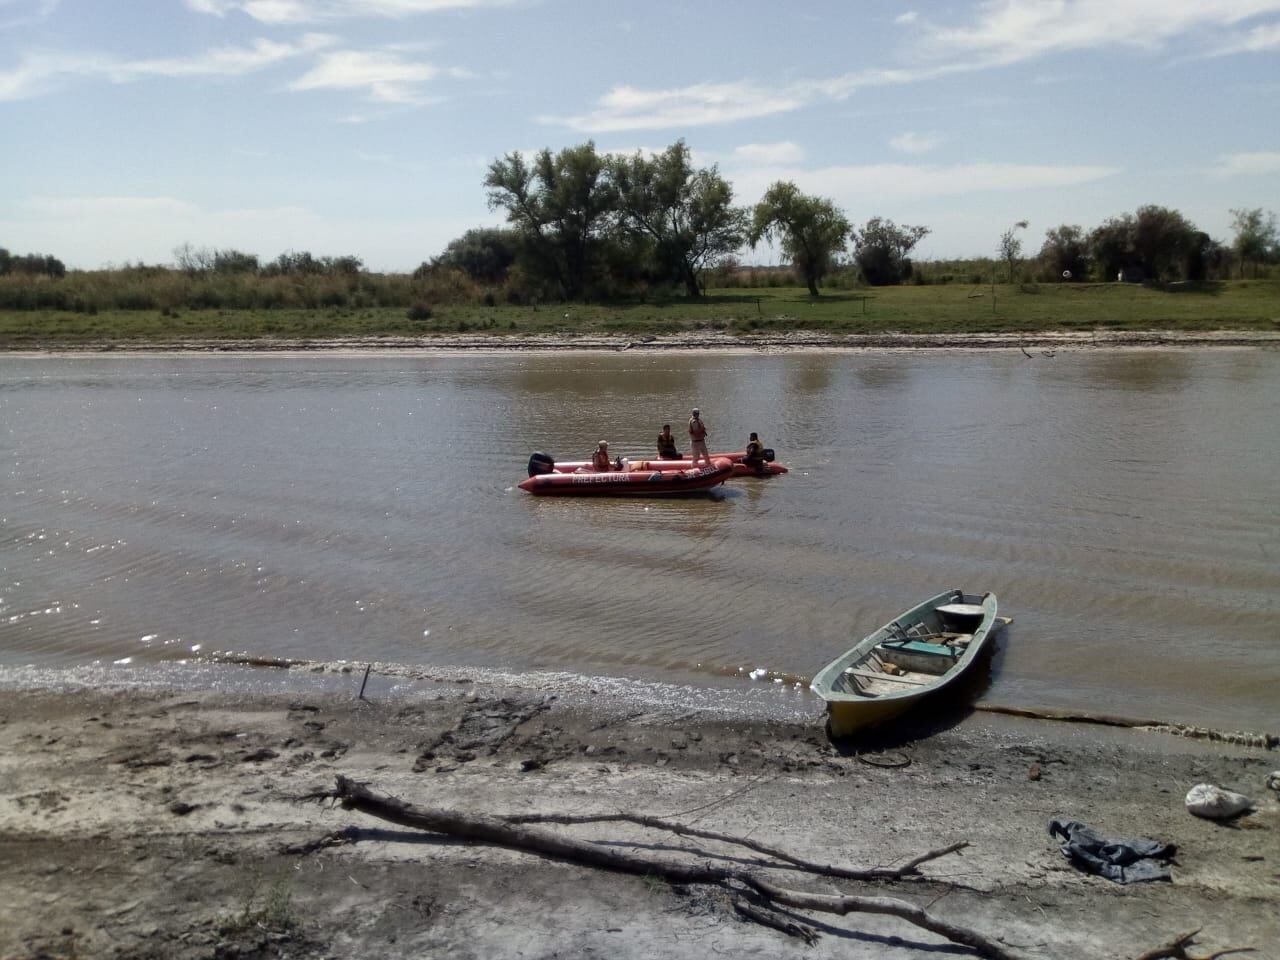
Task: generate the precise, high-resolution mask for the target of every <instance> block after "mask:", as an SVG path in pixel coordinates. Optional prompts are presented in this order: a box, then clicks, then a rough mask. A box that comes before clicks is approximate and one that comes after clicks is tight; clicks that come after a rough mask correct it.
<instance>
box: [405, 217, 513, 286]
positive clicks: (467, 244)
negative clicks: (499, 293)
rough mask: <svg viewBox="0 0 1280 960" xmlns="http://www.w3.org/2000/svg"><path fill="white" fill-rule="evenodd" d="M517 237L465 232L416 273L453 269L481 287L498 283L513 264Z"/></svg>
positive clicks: (496, 231)
mask: <svg viewBox="0 0 1280 960" xmlns="http://www.w3.org/2000/svg"><path fill="white" fill-rule="evenodd" d="M519 249H520V235H519V234H518V233H517V232H516V231H515V230H503V229H500V228H496V227H484V228H480V229H476V230H468V231H467V232H466V233H464V234H463V235H462V236H460V237H458V238H456V239H454V240H450V241H449V245H448V246H447V247H445V248H444V253H442V254H440V256H438V257H435V258H434V259H433V260H432V261H431V263H429V264H423V266H422V267H419V270H422V269H424V268H429V267H433V266H441V267H453V268H455V269H457V270H461V271H463V272H464V273H465V274H467V276H469V277H471V279H472V280H477V281H479V282H481V283H501V282H502V279H503V278H504V277H505V276H506V275H507V271H508V270H509V269H511V265H512V264H513V263H515V262H516V254H517V253H519Z"/></svg>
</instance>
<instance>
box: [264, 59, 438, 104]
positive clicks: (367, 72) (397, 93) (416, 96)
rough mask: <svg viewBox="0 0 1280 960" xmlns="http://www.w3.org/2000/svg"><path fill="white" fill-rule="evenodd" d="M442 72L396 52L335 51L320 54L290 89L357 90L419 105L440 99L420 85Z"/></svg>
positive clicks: (379, 99)
mask: <svg viewBox="0 0 1280 960" xmlns="http://www.w3.org/2000/svg"><path fill="white" fill-rule="evenodd" d="M440 73H441V70H440V68H439V67H435V66H432V65H431V64H428V63H415V62H413V61H409V60H405V59H404V58H403V57H401V56H400V55H399V54H398V53H395V52H393V51H360V50H336V51H333V52H331V53H326V54H324V55H323V56H321V57H320V60H319V62H318V63H317V64H316V65H315V66H314V67H312V68H311V69H310V70H308V71H307V72H306V73H304V74H303V75H302V76H301V77H299V78H298V79H296V80H294V81H293V82H292V83H290V84H289V89H290V90H300V91H301V90H356V91H363V92H364V95H365V96H366V97H368V99H370V100H372V101H374V102H375V103H388V104H413V105H420V104H424V103H428V102H431V100H432V99H438V98H429V97H426V96H424V95H423V94H422V93H421V86H422V84H424V83H426V82H428V81H430V80H433V79H435V78H436V77H437V76H439V75H440Z"/></svg>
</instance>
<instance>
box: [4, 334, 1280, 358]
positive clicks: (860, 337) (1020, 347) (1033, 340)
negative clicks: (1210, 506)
mask: <svg viewBox="0 0 1280 960" xmlns="http://www.w3.org/2000/svg"><path fill="white" fill-rule="evenodd" d="M1276 346H1280V331H1275V332H1271V331H1264V330H1201V331H1193V330H1183V331H1172V330H1134V331H1118V330H1109V331H1108V330H1093V331H1078V332H1052V331H1040V332H1034V333H1025V334H1024V333H1003V334H1001V333H951V334H925V333H914V334H913V333H882V334H848V335H841V336H836V335H831V334H822V333H814V332H810V331H795V332H791V333H784V334H757V335H751V336H733V335H730V334H724V333H717V332H714V331H692V332H684V333H673V334H666V335H662V336H645V337H642V338H639V339H636V338H633V337H629V336H625V335H605V334H600V335H582V334H540V335H533V336H515V335H512V336H506V335H499V334H471V335H468V334H453V335H450V334H439V335H434V336H421V337H410V336H398V337H388V336H361V337H328V338H301V339H288V338H276V337H260V338H254V339H231V340H222V339H198V338H179V339H165V338H160V339H156V340H128V341H114V340H98V341H86V342H83V343H64V342H56V341H48V342H36V343H32V344H22V345H20V346H15V345H10V346H9V347H8V348H7V351H6V352H8V353H9V354H10V355H23V354H38V355H69V356H80V355H84V354H98V353H115V354H119V355H129V354H151V353H219V354H224V353H250V354H262V353H271V354H307V353H364V354H370V353H372V354H376V353H393V354H394V353H409V352H414V351H419V352H422V351H447V352H454V351H465V352H512V351H514V352H524V351H573V350H577V351H589V352H608V351H615V352H616V351H635V352H637V353H643V352H668V351H716V352H721V353H729V352H740V353H759V352H765V353H786V352H799V351H862V350H1011V351H1022V352H1023V353H1031V354H1032V355H1034V356H1043V355H1045V351H1048V353H1049V354H1050V355H1052V354H1053V353H1056V351H1058V350H1063V351H1070V350H1097V349H1108V350H1116V349H1151V348H1196V349H1202V348H1210V347H1215V348H1224V347H1237V348H1238V347H1276Z"/></svg>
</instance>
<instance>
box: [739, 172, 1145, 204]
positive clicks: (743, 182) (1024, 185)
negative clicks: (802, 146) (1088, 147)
mask: <svg viewBox="0 0 1280 960" xmlns="http://www.w3.org/2000/svg"><path fill="white" fill-rule="evenodd" d="M1119 172H1120V171H1119V170H1118V169H1117V168H1115V167H1105V166H1086V165H1076V166H1071V165H1051V164H1014V163H970V164H952V165H939V164H919V165H911V164H895V163H882V164H868V165H862V166H831V167H819V168H816V169H812V170H805V169H800V168H795V167H785V166H780V167H761V168H759V169H756V170H751V169H744V170H740V171H739V170H735V171H732V173H731V177H732V179H733V181H734V185H735V187H736V188H737V189H736V191H735V192H736V193H737V194H738V195H739V196H742V197H752V196H760V195H762V194H763V193H764V191H765V190H766V189H767V188H768V185H769V184H771V183H773V182H774V181H776V180H792V181H794V182H795V183H796V184H797V185H798V186H799V187H800V189H801V190H803V191H804V192H806V193H813V194H817V195H819V196H824V197H833V198H835V199H836V201H837V203H839V204H841V205H845V206H855V205H857V204H859V203H861V204H863V205H865V203H866V201H882V200H885V199H892V200H918V199H924V198H934V197H944V196H965V195H968V194H975V193H1010V192H1017V191H1022V190H1047V189H1063V188H1066V187H1074V186H1080V185H1081V184H1085V183H1092V182H1095V181H1098V180H1103V179H1106V178H1107V177H1111V176H1114V175H1116V174H1117V173H1119Z"/></svg>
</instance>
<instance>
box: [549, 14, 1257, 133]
mask: <svg viewBox="0 0 1280 960" xmlns="http://www.w3.org/2000/svg"><path fill="white" fill-rule="evenodd" d="M977 11H978V12H977V16H976V18H975V19H973V21H972V22H971V23H969V24H967V25H964V26H959V27H944V26H938V25H937V24H931V23H926V22H925V21H924V20H922V19H920V18H918V17H916V16H914V15H913V14H914V11H911V12H908V13H904V14H902V15H901V16H900V17H899V18H898V19H899V21H901V22H904V23H915V22H918V23H919V24H920V25H921V28H922V29H921V30H919V31H918V33H919V34H920V39H919V40H918V42H917V43H916V44H915V50H914V54H915V57H916V61H915V62H914V63H913V64H911V65H909V66H903V67H871V68H868V69H865V70H861V71H858V72H855V73H848V74H843V75H840V76H835V77H829V78H825V79H818V80H810V81H806V82H801V83H793V84H790V85H789V86H767V85H764V84H761V83H758V82H754V81H748V80H741V81H736V82H727V83H700V84H695V85H692V86H687V87H677V88H673V89H667V90H646V89H640V88H636V87H631V86H616V87H614V88H613V89H611V90H610V91H609V92H608V93H607V94H605V96H603V97H602V98H600V99H599V100H598V101H597V103H596V107H595V109H593V110H590V111H588V112H585V113H580V114H575V115H569V116H549V115H548V116H541V117H539V118H538V121H539V122H540V123H546V124H557V125H561V126H566V127H569V128H571V129H574V130H580V131H584V132H588V133H600V132H610V131H622V130H655V129H664V128H670V127H692V126H706V125H711V124H722V123H732V122H735V121H739V120H747V119H752V118H756V117H764V116H770V115H773V114H778V113H786V112H790V111H792V110H796V109H799V108H801V107H804V106H807V105H809V104H811V103H813V102H815V101H816V100H819V99H821V98H829V99H834V100H843V99H846V98H848V97H850V96H853V95H854V94H856V93H858V92H859V91H861V90H864V89H871V88H876V87H885V86H899V85H904V84H910V83H918V82H920V81H923V80H931V79H937V78H939V77H945V76H949V75H954V74H960V73H969V72H974V71H978V70H984V69H989V68H991V67H995V66H1002V65H1008V64H1013V63H1018V62H1021V61H1025V60H1031V59H1034V58H1036V57H1040V56H1045V55H1048V54H1052V53H1059V52H1063V51H1074V50H1084V49H1094V48H1104V47H1112V46H1134V47H1145V48H1149V49H1157V48H1160V47H1161V46H1162V45H1164V44H1166V43H1168V42H1170V41H1172V40H1174V39H1181V38H1190V41H1191V42H1193V43H1196V44H1200V45H1202V46H1203V45H1205V44H1208V43H1210V42H1211V41H1212V40H1213V38H1215V37H1217V36H1218V33H1220V32H1221V31H1225V30H1230V29H1232V28H1235V27H1238V26H1239V25H1240V24H1242V23H1245V22H1246V21H1249V20H1252V19H1256V18H1257V17H1260V16H1263V15H1266V14H1274V13H1280V0H984V2H982V3H980V4H979V5H978V8H977ZM1278 32H1280V26H1276V25H1273V24H1264V25H1260V26H1257V27H1255V28H1254V29H1253V31H1252V32H1251V33H1249V34H1248V35H1247V37H1246V38H1244V39H1243V40H1240V39H1237V40H1236V43H1237V47H1234V48H1232V49H1231V50H1230V51H1229V52H1241V51H1243V50H1245V49H1249V50H1263V49H1271V48H1272V47H1274V46H1277V45H1280V38H1277V36H1276V34H1277V33H1278ZM1241 44H1247V46H1242V45H1241Z"/></svg>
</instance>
